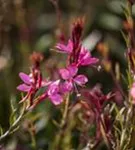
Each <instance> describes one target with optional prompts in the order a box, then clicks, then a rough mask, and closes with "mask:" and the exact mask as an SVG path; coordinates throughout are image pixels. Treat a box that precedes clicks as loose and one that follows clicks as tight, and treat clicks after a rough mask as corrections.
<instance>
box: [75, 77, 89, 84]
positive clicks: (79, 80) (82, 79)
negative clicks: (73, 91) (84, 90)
mask: <svg viewBox="0 0 135 150" xmlns="http://www.w3.org/2000/svg"><path fill="white" fill-rule="evenodd" d="M74 82H76V83H77V84H78V85H80V86H82V85H84V84H85V83H87V82H88V78H87V77H86V76H85V75H78V76H76V77H75V78H74Z"/></svg>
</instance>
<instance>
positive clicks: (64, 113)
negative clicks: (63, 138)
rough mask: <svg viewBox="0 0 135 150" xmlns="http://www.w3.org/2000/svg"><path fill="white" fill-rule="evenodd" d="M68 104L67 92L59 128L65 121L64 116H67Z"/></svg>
mask: <svg viewBox="0 0 135 150" xmlns="http://www.w3.org/2000/svg"><path fill="white" fill-rule="evenodd" d="M68 106H69V94H68V95H67V98H66V101H65V108H64V112H63V116H62V120H61V124H60V127H61V128H62V127H63V126H64V125H65V123H66V118H67V114H68Z"/></svg>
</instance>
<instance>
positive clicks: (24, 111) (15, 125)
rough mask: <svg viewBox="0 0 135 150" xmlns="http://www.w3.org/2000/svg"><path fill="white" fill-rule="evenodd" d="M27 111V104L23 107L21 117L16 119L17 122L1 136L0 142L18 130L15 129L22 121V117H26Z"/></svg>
mask: <svg viewBox="0 0 135 150" xmlns="http://www.w3.org/2000/svg"><path fill="white" fill-rule="evenodd" d="M25 113H26V109H25V106H24V107H23V109H22V112H21V114H20V115H19V117H18V118H17V119H16V120H15V122H14V123H13V124H12V125H11V126H10V127H9V129H8V130H7V131H6V132H5V133H4V134H3V135H1V136H0V142H1V141H2V140H4V139H5V138H6V137H7V136H9V135H10V134H12V133H13V132H14V131H16V130H15V129H16V128H17V126H18V125H19V123H20V121H21V120H22V118H23V117H24V115H25Z"/></svg>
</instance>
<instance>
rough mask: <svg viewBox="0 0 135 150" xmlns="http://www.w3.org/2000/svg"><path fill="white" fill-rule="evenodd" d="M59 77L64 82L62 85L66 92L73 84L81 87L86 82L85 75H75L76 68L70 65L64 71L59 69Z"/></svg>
mask: <svg viewBox="0 0 135 150" xmlns="http://www.w3.org/2000/svg"><path fill="white" fill-rule="evenodd" d="M59 72H60V75H61V77H62V79H64V80H66V82H65V83H64V84H65V85H64V86H65V88H66V89H67V90H69V91H70V90H72V89H73V85H74V83H75V84H77V85H79V86H83V85H84V84H85V83H87V82H88V79H87V77H86V76H85V75H77V72H78V68H77V66H75V65H70V66H68V67H67V68H66V69H60V71H59Z"/></svg>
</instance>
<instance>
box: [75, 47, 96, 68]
mask: <svg viewBox="0 0 135 150" xmlns="http://www.w3.org/2000/svg"><path fill="white" fill-rule="evenodd" d="M97 62H98V59H97V58H95V57H92V56H91V54H90V52H89V51H88V50H87V49H86V48H85V47H82V48H81V51H80V54H79V58H78V64H79V65H80V66H87V65H92V64H96V63H97Z"/></svg>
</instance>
